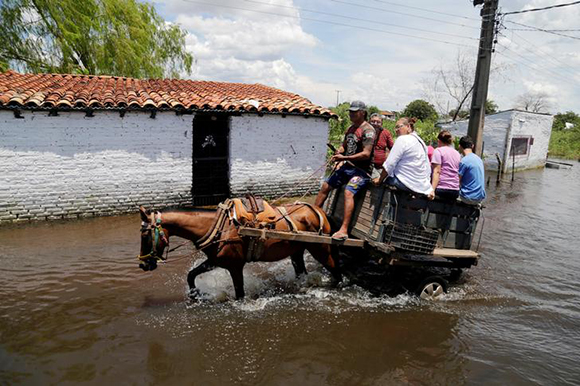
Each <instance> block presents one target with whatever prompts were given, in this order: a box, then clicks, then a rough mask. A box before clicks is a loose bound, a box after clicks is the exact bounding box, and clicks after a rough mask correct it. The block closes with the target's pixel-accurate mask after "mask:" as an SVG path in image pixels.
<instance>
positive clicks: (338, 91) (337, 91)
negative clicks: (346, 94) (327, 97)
mask: <svg viewBox="0 0 580 386" xmlns="http://www.w3.org/2000/svg"><path fill="white" fill-rule="evenodd" d="M334 91H336V106H338V95H339V94H340V90H334Z"/></svg>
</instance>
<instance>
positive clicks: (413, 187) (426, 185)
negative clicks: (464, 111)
mask: <svg viewBox="0 0 580 386" xmlns="http://www.w3.org/2000/svg"><path fill="white" fill-rule="evenodd" d="M415 122H417V119H416V118H401V119H399V120H398V121H397V124H396V126H395V130H396V132H397V140H396V141H395V144H394V145H393V148H392V149H391V152H390V153H389V156H388V157H387V160H386V161H385V163H384V164H383V170H382V171H381V176H380V177H378V178H376V179H374V180H373V183H375V184H376V185H380V184H381V183H382V182H383V181H384V180H385V178H386V183H387V185H391V186H394V187H396V188H397V189H400V190H406V191H410V192H415V193H420V194H424V195H426V196H429V195H431V193H432V192H433V187H432V186H431V166H430V164H429V158H428V156H427V146H426V145H425V142H423V140H422V139H421V138H420V137H419V136H418V135H417V133H415V128H414V124H415ZM387 176H388V178H387Z"/></svg>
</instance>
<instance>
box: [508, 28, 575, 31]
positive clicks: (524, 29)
mask: <svg viewBox="0 0 580 386" xmlns="http://www.w3.org/2000/svg"><path fill="white" fill-rule="evenodd" d="M510 31H537V29H532V28H510ZM546 31H549V32H580V29H547V30H546Z"/></svg>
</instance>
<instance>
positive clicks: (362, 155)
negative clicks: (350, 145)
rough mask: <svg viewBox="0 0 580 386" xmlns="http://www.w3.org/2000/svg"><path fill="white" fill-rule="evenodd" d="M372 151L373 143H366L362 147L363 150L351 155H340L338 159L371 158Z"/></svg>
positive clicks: (357, 159) (359, 159) (361, 159)
mask: <svg viewBox="0 0 580 386" xmlns="http://www.w3.org/2000/svg"><path fill="white" fill-rule="evenodd" d="M372 151H373V144H372V143H371V144H368V145H365V147H363V151H361V152H360V153H356V154H353V155H341V156H340V159H339V161H364V160H366V159H369V158H371V153H372Z"/></svg>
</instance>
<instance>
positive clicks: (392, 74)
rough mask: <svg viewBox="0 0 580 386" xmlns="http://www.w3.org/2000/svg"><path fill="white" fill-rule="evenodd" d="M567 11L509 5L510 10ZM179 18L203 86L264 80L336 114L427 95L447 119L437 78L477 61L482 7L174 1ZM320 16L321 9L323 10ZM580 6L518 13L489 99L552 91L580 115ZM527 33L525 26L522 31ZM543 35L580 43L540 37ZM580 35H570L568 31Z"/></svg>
mask: <svg viewBox="0 0 580 386" xmlns="http://www.w3.org/2000/svg"><path fill="white" fill-rule="evenodd" d="M555 3H562V1H557V0H527V1H519V0H513V1H502V0H500V9H501V11H503V12H510V11H517V10H522V9H528V8H537V7H544V6H548V5H552V4H555ZM154 4H155V7H156V9H157V10H158V12H159V13H160V14H161V15H162V16H163V17H164V18H165V19H166V20H168V21H170V22H173V23H178V24H180V25H181V26H182V27H183V28H184V29H186V30H187V31H188V37H187V45H188V49H189V50H190V51H191V52H192V54H193V55H194V56H195V58H196V65H195V71H194V73H193V74H192V75H190V76H189V77H190V78H192V79H207V80H215V81H230V82H244V83H262V84H266V85H270V86H274V87H278V88H281V89H284V90H287V91H292V92H296V93H299V94H300V95H302V96H305V97H307V98H309V99H310V100H311V101H313V102H314V103H317V104H320V105H323V106H331V105H334V104H336V99H337V92H336V90H340V93H339V100H340V101H341V102H342V101H350V100H354V99H362V100H363V101H365V102H367V103H368V104H374V105H377V106H379V107H380V108H382V109H387V110H401V109H403V108H404V107H405V105H406V104H407V103H409V102H410V101H412V100H414V99H417V98H424V99H430V101H431V102H433V103H434V104H435V105H436V106H438V107H439V108H440V109H441V110H446V109H447V106H448V105H449V106H450V107H454V104H455V102H453V100H452V99H450V100H449V104H447V99H449V98H448V97H446V96H445V93H441V92H434V90H435V88H434V86H433V85H434V81H435V79H436V76H435V73H434V70H435V69H437V68H439V69H443V70H445V71H454V69H455V68H456V67H457V66H456V64H455V63H456V60H457V58H458V55H459V57H462V58H464V59H465V61H466V62H467V64H468V65H469V62H471V65H473V63H475V59H476V54H477V48H476V47H477V45H478V38H479V28H480V25H481V21H480V16H479V12H480V9H481V6H479V7H473V5H472V3H471V2H470V1H469V0H453V1H452V0H437V1H427V0H416V1H412V2H406V3H405V2H403V1H400V0H399V1H397V0H393V1H386V0H317V1H304V0H235V1H234V0H165V1H156V2H154ZM311 11H312V12H311ZM578 20H580V5H579V6H570V7H566V8H559V9H554V10H549V11H542V12H530V13H523V14H518V15H508V16H506V17H505V19H504V23H503V25H504V26H505V28H502V31H501V34H500V36H499V37H498V45H497V47H496V52H497V53H496V54H495V55H494V59H493V63H494V64H493V66H494V71H493V72H492V78H491V81H490V89H489V97H490V98H491V99H493V100H494V101H495V102H496V103H497V104H498V105H499V107H500V109H502V110H506V109H510V108H513V107H516V106H517V103H518V99H519V97H520V96H521V95H523V94H525V93H528V94H530V93H531V94H538V93H541V94H543V97H544V99H546V100H547V102H548V103H549V111H550V112H552V113H555V112H559V111H565V110H573V111H576V112H580V103H579V102H580V87H578V86H579V84H580V71H578V70H577V69H578V68H579V65H580V31H579V30H580V25H579V24H578V22H577V21H578ZM514 22H515V23H519V24H515V23H514ZM521 24H523V25H525V26H528V25H530V26H535V27H539V28H542V29H546V30H557V31H556V33H561V34H567V35H570V36H575V37H577V39H572V38H568V37H563V36H559V35H555V34H548V33H545V32H538V31H529V30H526V29H529V28H527V27H525V26H522V25H521ZM569 29H570V30H575V31H560V30H569Z"/></svg>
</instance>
